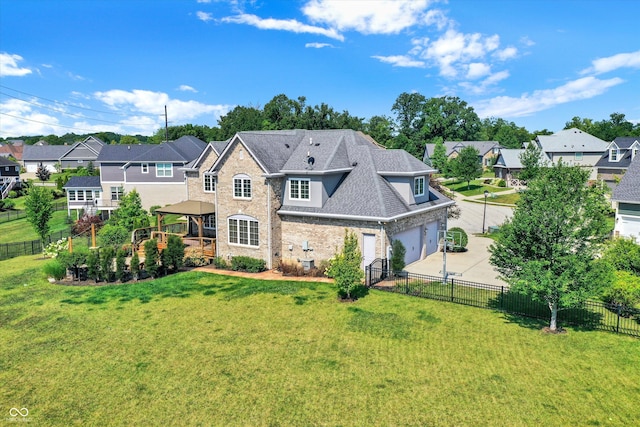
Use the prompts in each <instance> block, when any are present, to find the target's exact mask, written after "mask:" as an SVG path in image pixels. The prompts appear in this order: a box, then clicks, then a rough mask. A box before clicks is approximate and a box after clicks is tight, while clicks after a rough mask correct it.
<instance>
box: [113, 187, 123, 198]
mask: <svg viewBox="0 0 640 427" xmlns="http://www.w3.org/2000/svg"><path fill="white" fill-rule="evenodd" d="M123 193H124V191H123V188H122V187H111V200H120V199H121V198H122V194H123Z"/></svg>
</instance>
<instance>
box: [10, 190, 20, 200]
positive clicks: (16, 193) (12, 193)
mask: <svg viewBox="0 0 640 427" xmlns="http://www.w3.org/2000/svg"><path fill="white" fill-rule="evenodd" d="M7 197H9V198H10V199H15V198H16V197H18V192H17V191H14V190H11V191H9V195H8V196H7Z"/></svg>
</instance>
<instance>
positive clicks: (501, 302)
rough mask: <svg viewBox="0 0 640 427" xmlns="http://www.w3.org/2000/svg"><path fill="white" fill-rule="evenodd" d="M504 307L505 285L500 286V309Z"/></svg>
mask: <svg viewBox="0 0 640 427" xmlns="http://www.w3.org/2000/svg"><path fill="white" fill-rule="evenodd" d="M503 309H504V286H500V310H503Z"/></svg>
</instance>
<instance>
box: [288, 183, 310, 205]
mask: <svg viewBox="0 0 640 427" xmlns="http://www.w3.org/2000/svg"><path fill="white" fill-rule="evenodd" d="M309 197H310V191H309V180H308V179H290V180H289V198H290V199H291V200H309Z"/></svg>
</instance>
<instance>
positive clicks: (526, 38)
mask: <svg viewBox="0 0 640 427" xmlns="http://www.w3.org/2000/svg"><path fill="white" fill-rule="evenodd" d="M520 43H521V44H522V45H523V46H526V47H531V46H535V44H536V42H534V41H533V40H531V39H530V38H529V36H523V37H520Z"/></svg>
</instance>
